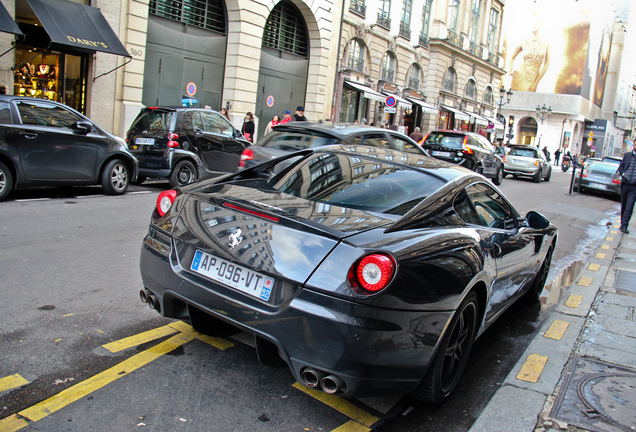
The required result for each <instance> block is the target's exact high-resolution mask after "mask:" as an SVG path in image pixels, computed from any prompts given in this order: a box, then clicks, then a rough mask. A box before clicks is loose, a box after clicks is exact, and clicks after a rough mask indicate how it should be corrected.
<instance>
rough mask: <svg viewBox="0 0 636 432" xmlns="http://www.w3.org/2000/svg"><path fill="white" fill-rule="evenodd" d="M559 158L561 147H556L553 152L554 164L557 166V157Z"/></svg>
mask: <svg viewBox="0 0 636 432" xmlns="http://www.w3.org/2000/svg"><path fill="white" fill-rule="evenodd" d="M560 158H561V149H560V148H558V149H556V151H555V152H554V166H559V159H560Z"/></svg>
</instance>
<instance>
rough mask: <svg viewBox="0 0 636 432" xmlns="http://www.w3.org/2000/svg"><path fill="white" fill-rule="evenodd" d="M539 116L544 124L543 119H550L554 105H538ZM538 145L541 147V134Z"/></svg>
mask: <svg viewBox="0 0 636 432" xmlns="http://www.w3.org/2000/svg"><path fill="white" fill-rule="evenodd" d="M536 109H537V117H538V118H540V119H541V124H543V120H545V119H546V118H547V119H550V115H551V114H552V106H549V107H546V106H545V104H543V106H542V107H540V106H539V105H537V108H536ZM537 147H541V135H539V142H538V143H537Z"/></svg>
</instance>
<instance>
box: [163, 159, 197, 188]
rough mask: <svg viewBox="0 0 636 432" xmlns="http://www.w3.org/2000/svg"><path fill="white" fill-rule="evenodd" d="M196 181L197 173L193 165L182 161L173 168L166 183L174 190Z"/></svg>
mask: <svg viewBox="0 0 636 432" xmlns="http://www.w3.org/2000/svg"><path fill="white" fill-rule="evenodd" d="M196 179H197V171H196V169H195V168H194V164H193V163H192V162H190V161H187V160H184V161H181V162H179V163H178V164H177V165H176V166H175V167H174V169H173V170H172V173H171V174H170V177H169V178H168V181H169V182H170V187H173V188H174V187H177V186H185V185H187V184H189V183H192V182H193V181H195V180H196Z"/></svg>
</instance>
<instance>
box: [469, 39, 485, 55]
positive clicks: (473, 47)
mask: <svg viewBox="0 0 636 432" xmlns="http://www.w3.org/2000/svg"><path fill="white" fill-rule="evenodd" d="M468 52H470V53H471V54H472V55H475V56H477V57H479V58H482V56H483V55H484V47H482V46H479V45H477V44H476V43H475V42H471V43H470V45H469V46H468Z"/></svg>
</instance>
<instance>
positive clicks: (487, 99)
mask: <svg viewBox="0 0 636 432" xmlns="http://www.w3.org/2000/svg"><path fill="white" fill-rule="evenodd" d="M484 104H486V105H494V100H493V96H492V87H486V90H484Z"/></svg>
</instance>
